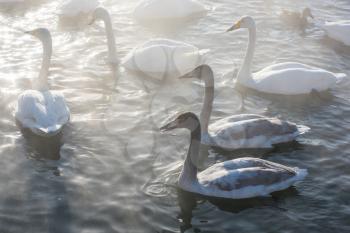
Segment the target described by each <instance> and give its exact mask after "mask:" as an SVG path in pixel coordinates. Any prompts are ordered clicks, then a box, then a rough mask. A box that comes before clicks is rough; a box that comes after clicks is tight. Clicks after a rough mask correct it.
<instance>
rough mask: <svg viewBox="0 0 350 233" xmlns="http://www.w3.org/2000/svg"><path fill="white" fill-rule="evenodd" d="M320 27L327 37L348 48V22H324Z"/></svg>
mask: <svg viewBox="0 0 350 233" xmlns="http://www.w3.org/2000/svg"><path fill="white" fill-rule="evenodd" d="M320 26H321V28H322V29H323V30H324V31H325V32H326V34H327V36H328V37H330V38H332V39H334V40H337V41H339V42H342V43H343V44H345V45H347V46H350V20H339V21H334V22H325V23H323V24H321V25H320Z"/></svg>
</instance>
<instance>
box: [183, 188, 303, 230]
mask: <svg viewBox="0 0 350 233" xmlns="http://www.w3.org/2000/svg"><path fill="white" fill-rule="evenodd" d="M177 194H178V204H179V207H180V214H179V216H178V218H179V221H180V231H181V232H182V233H184V232H188V230H190V229H191V230H192V231H193V232H201V231H200V229H198V228H196V227H195V226H193V225H192V218H193V217H194V216H193V210H194V209H195V208H196V207H197V205H198V204H202V203H201V202H203V201H204V202H209V203H210V204H212V205H214V206H215V207H216V208H218V209H219V210H221V211H225V212H229V213H233V214H238V213H240V212H242V211H244V210H247V209H251V208H274V209H276V210H278V211H287V210H286V209H284V208H281V207H279V204H281V203H283V201H285V200H286V199H287V198H289V197H295V196H297V195H298V190H297V189H296V188H295V187H293V186H292V187H290V188H288V189H286V190H283V191H278V192H274V193H272V194H271V195H269V196H266V197H256V198H247V199H237V200H235V199H225V198H216V197H206V196H202V195H198V194H194V193H190V192H187V191H184V190H182V189H180V188H178V189H177ZM200 222H202V223H203V222H205V221H200ZM218 228H219V226H218Z"/></svg>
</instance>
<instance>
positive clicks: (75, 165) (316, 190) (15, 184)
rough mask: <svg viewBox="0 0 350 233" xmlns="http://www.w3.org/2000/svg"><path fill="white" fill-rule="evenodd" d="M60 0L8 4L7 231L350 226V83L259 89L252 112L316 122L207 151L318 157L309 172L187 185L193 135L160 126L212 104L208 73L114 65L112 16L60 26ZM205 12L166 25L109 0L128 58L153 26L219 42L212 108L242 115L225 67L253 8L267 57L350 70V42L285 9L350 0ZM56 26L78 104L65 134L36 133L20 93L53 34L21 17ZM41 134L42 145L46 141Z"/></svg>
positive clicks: (328, 13) (303, 159) (337, 14)
mask: <svg viewBox="0 0 350 233" xmlns="http://www.w3.org/2000/svg"><path fill="white" fill-rule="evenodd" d="M59 2H60V1H44V0H43V1H41V2H38V3H35V4H30V3H27V4H26V5H25V6H23V7H22V6H17V7H15V8H6V9H1V11H0V23H1V24H0V27H1V33H0V158H1V162H0V232H2V233H10V232H11V233H17V232H26V233H38V232H50V233H51V232H64V233H70V232H72V233H73V232H74V233H75V232H80V233H95V232H96V233H98V232H101V233H102V232H104V233H105V232H130V233H136V232H140V233H145V232H162V233H165V232H185V231H186V232H220V233H221V232H222V233H223V232H227V233H232V232H255V233H258V232H285V233H288V232H299V233H300V232H318V233H319V232H332V233H333V232H342V233H343V232H350V169H349V165H350V156H349V154H350V146H349V140H350V134H349V132H350V103H349V98H350V85H349V82H347V81H345V82H344V83H342V85H339V86H337V87H336V88H334V89H332V90H331V91H330V92H329V93H326V94H322V95H321V96H313V95H312V96H304V97H298V98H291V97H289V98H280V97H273V96H272V97H271V96H262V95H256V93H251V94H249V95H248V96H247V99H246V109H245V111H244V113H257V114H264V115H266V116H277V117H280V118H282V119H285V120H290V121H292V122H296V123H299V124H304V125H307V126H309V127H310V128H311V131H310V132H309V133H308V134H306V135H303V136H302V137H300V138H299V139H298V143H297V142H295V143H290V144H288V145H281V146H278V147H276V148H274V149H273V150H264V151H250V152H249V153H248V152H246V151H239V152H224V151H220V150H215V149H214V148H210V149H209V160H208V162H207V164H212V163H213V162H215V161H222V160H225V159H227V158H236V157H241V156H246V155H250V156H255V157H262V158H264V159H268V160H271V161H275V162H279V163H282V164H286V165H289V166H298V167H301V168H307V169H308V171H309V176H308V177H307V178H306V179H305V181H303V182H301V183H298V184H296V185H295V186H294V187H292V188H290V189H288V190H286V191H283V192H280V193H277V194H274V195H273V196H272V197H264V198H256V199H250V200H244V201H224V200H220V199H209V200H208V199H205V198H202V197H199V196H194V195H192V194H189V193H184V192H182V191H180V190H178V189H177V188H176V180H177V177H178V175H179V171H180V169H181V166H182V162H183V160H184V156H185V155H186V150H187V148H188V140H189V135H188V132H185V131H174V132H172V133H170V134H169V133H168V134H162V133H160V132H159V129H158V128H159V126H161V125H162V124H163V123H165V122H166V119H167V118H169V117H171V116H173V115H174V114H175V113H177V112H179V111H189V110H191V111H195V112H197V113H198V112H199V111H200V108H201V103H202V96H203V90H202V89H203V86H202V84H201V83H199V82H198V81H197V82H196V81H193V80H188V81H181V82H180V81H178V80H175V81H174V82H173V83H171V85H170V84H167V83H164V84H163V85H159V84H157V83H154V82H152V81H151V80H149V79H145V78H144V77H142V76H138V75H135V74H130V73H128V72H127V71H125V70H123V69H118V70H117V71H115V72H112V71H111V69H110V67H109V66H108V64H107V61H106V57H107V52H106V43H105V41H106V40H105V30H104V27H103V24H102V23H101V22H99V23H96V24H95V25H93V26H90V27H86V28H83V29H81V30H78V31H67V30H64V29H59V28H58V27H57V24H58V17H57V10H56V7H57V6H58V4H59ZM202 2H203V3H204V4H206V5H207V6H208V7H210V8H211V10H210V11H209V12H208V14H207V16H206V17H203V18H201V19H199V20H197V21H194V22H192V23H189V24H187V25H184V26H183V27H181V28H176V29H175V28H167V30H166V31H162V30H154V28H150V27H147V26H142V25H140V24H138V23H137V22H135V21H134V20H133V18H132V11H133V9H134V7H135V6H136V4H137V1H136V0H119V1H113V0H105V1H102V3H103V5H104V6H105V7H106V8H107V9H108V10H109V12H110V13H111V15H112V19H113V27H114V32H115V35H116V43H117V51H118V58H119V59H122V58H123V57H124V56H125V55H126V54H127V53H128V52H129V51H130V50H131V49H132V48H134V47H135V46H137V45H138V44H140V43H143V42H145V41H147V40H148V39H151V38H156V37H165V38H171V39H176V40H180V41H184V42H187V43H190V44H193V45H195V46H197V47H199V48H200V49H210V52H209V54H208V56H207V62H208V64H210V65H211V66H212V67H213V69H214V71H215V74H216V80H215V82H216V83H215V84H216V98H215V105H214V111H213V116H212V118H213V120H215V119H219V118H220V117H223V116H227V115H229V114H240V113H241V112H240V111H239V103H240V100H239V98H238V96H237V93H236V92H235V91H234V89H233V88H232V86H233V80H232V78H231V77H229V76H227V75H226V76H225V75H224V74H226V73H227V72H229V71H232V70H234V69H236V68H238V67H239V66H240V64H241V63H242V59H243V57H244V54H245V49H246V45H247V31H246V30H240V31H237V32H233V33H225V31H226V29H228V28H229V27H230V26H231V25H232V24H233V23H234V22H235V21H236V20H238V19H239V18H240V16H242V15H251V16H253V17H254V18H255V20H256V22H257V27H258V32H257V35H258V39H257V48H256V54H255V58H254V62H253V64H254V70H258V69H260V68H263V67H265V66H266V65H269V64H272V63H276V62H281V61H299V62H303V63H307V64H310V65H315V66H318V67H322V68H325V69H329V70H331V71H335V72H345V73H347V74H348V75H349V74H350V49H349V48H346V47H344V46H342V45H341V44H339V43H336V42H334V41H332V40H330V39H328V38H326V37H325V36H324V33H323V31H322V30H320V29H319V28H318V27H317V26H316V25H315V24H310V25H309V26H308V28H306V30H305V32H303V33H302V32H301V31H300V30H295V29H293V28H289V27H286V26H285V25H284V24H283V23H282V22H281V21H280V20H279V18H278V12H280V11H281V9H283V8H286V9H302V8H303V7H305V6H310V8H311V9H312V12H313V14H314V16H315V20H316V21H320V22H321V21H325V20H340V19H349V17H350V15H349V12H350V2H349V1H348V0H342V1H341V0H313V1H311V0H308V1H301V0H288V1H287V0H286V1H277V0H275V1H273V0H270V1H267V0H266V1H258V0H256V1H253V0H250V1H234V0H215V1H209V0H203V1H202ZM36 27H47V28H49V29H50V30H51V32H52V36H53V51H54V52H53V57H52V66H51V68H50V71H51V74H50V85H51V87H52V89H53V90H59V91H61V92H62V93H64V95H65V98H66V100H67V103H68V105H69V107H70V109H71V123H70V124H69V125H68V126H67V127H66V128H65V130H64V132H63V136H62V141H63V145H62V146H61V147H59V146H57V143H56V144H52V142H50V143H51V144H50V143H48V142H46V141H43V139H39V138H35V137H32V136H31V137H24V136H23V135H22V134H21V132H20V131H19V130H18V128H17V127H16V124H15V121H14V111H15V106H16V102H17V97H18V95H19V94H20V93H21V92H22V91H24V90H26V89H29V88H30V86H31V80H33V79H35V78H36V77H37V76H38V69H39V66H40V62H41V56H42V50H41V44H40V42H38V41H37V40H35V39H34V38H32V37H30V36H28V35H25V34H23V33H22V32H19V31H18V30H17V29H22V30H30V29H34V28H36ZM36 145H37V146H36Z"/></svg>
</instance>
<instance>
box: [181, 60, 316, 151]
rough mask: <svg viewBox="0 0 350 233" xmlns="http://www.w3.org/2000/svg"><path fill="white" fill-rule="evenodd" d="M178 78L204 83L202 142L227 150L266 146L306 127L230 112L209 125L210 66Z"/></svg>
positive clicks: (304, 130)
mask: <svg viewBox="0 0 350 233" xmlns="http://www.w3.org/2000/svg"><path fill="white" fill-rule="evenodd" d="M181 78H196V79H200V80H203V81H204V82H205V92H204V103H203V107H202V111H201V114H200V122H201V132H202V143H203V144H206V145H210V146H218V147H221V148H224V149H229V150H234V149H239V148H270V147H271V146H272V145H273V144H278V143H283V142H289V141H292V140H294V139H295V138H296V137H297V136H299V135H301V134H304V133H305V132H307V131H309V130H310V129H309V128H308V127H306V126H301V125H296V124H294V123H291V122H288V121H282V120H280V119H278V118H273V117H264V116H261V115H255V114H240V115H233V116H229V117H225V118H223V119H220V120H218V121H216V122H214V123H212V124H210V125H209V121H210V116H211V112H212V108H213V101H214V74H213V71H212V69H211V68H210V66H208V65H202V66H199V67H197V68H196V69H195V70H194V71H192V72H190V73H188V74H186V75H185V76H183V77H181ZM208 127H209V130H208Z"/></svg>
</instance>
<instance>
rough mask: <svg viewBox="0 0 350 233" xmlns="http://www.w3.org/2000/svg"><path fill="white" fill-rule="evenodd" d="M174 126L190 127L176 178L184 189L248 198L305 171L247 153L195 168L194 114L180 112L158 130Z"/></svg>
mask: <svg viewBox="0 0 350 233" xmlns="http://www.w3.org/2000/svg"><path fill="white" fill-rule="evenodd" d="M176 128H184V129H188V130H190V131H191V143H190V147H189V149H188V154H187V156H186V159H185V163H184V166H183V169H182V171H181V174H180V176H179V180H178V185H179V187H180V188H182V189H184V190H186V191H189V192H193V193H199V194H201V195H205V196H213V197H221V198H231V199H243V198H252V197H258V196H267V195H269V194H270V193H272V192H276V191H280V190H283V189H286V188H288V187H290V186H292V185H293V184H294V183H296V182H298V181H301V180H303V179H304V178H305V177H306V175H307V170H306V169H299V168H296V167H294V168H292V167H287V166H284V165H281V164H278V163H273V162H269V161H266V160H263V159H257V158H249V157H247V158H239V159H233V160H228V161H225V162H222V163H216V164H214V165H213V166H211V167H209V168H207V169H205V170H203V171H201V172H198V171H197V166H196V164H197V161H198V157H199V148H200V142H201V129H200V128H201V126H200V122H199V120H198V118H197V116H196V115H195V114H193V113H184V114H182V115H180V116H178V117H177V118H176V119H175V120H174V121H172V122H170V123H168V124H167V125H165V126H163V127H162V128H161V130H163V131H168V130H172V129H176Z"/></svg>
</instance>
